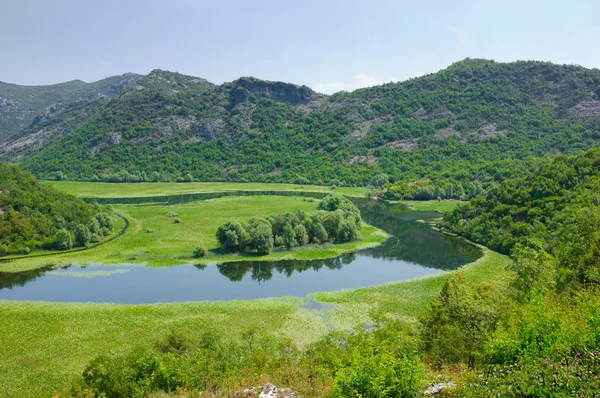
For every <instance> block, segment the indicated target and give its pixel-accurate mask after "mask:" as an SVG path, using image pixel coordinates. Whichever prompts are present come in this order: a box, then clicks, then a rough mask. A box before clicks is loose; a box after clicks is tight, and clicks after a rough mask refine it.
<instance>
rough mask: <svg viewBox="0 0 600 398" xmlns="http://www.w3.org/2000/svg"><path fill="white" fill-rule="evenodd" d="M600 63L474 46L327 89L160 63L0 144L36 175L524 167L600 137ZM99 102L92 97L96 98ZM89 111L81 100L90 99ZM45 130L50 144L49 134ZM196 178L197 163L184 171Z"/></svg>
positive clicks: (508, 170) (219, 175)
mask: <svg viewBox="0 0 600 398" xmlns="http://www.w3.org/2000/svg"><path fill="white" fill-rule="evenodd" d="M599 94H600V70H597V69H586V68H583V67H579V66H571V65H554V64H551V63H545V62H533V61H527V62H515V63H496V62H494V61H487V60H473V59H466V60H464V61H461V62H458V63H455V64H453V65H451V66H450V67H448V68H447V69H444V70H442V71H440V72H437V73H434V74H430V75H427V76H423V77H421V78H417V79H411V80H409V81H405V82H401V83H389V84H385V85H382V86H376V87H372V88H367V89H361V90H356V91H354V92H352V93H347V92H340V93H337V94H334V95H332V96H326V95H322V94H319V93H316V92H314V91H313V90H311V89H310V88H308V87H306V86H296V85H293V84H287V83H281V82H269V81H262V80H258V79H254V78H241V79H238V80H236V81H234V82H230V83H225V84H223V85H213V84H211V83H209V82H207V81H206V80H204V79H199V78H194V77H190V76H184V75H180V74H177V73H171V72H165V71H153V72H152V73H150V74H149V75H148V76H145V77H144V78H142V79H140V80H138V81H136V82H134V83H133V84H131V85H129V86H127V87H125V88H124V89H123V90H122V91H121V92H120V93H119V94H118V95H117V96H116V97H114V98H113V99H111V100H109V101H106V103H103V104H96V105H94V106H95V108H94V106H92V105H91V104H90V106H89V107H87V108H86V109H89V110H90V112H89V113H87V112H86V115H85V117H81V118H78V117H76V116H74V115H75V114H77V111H76V110H74V111H73V112H72V113H70V114H69V113H65V114H62V115H58V116H57V117H56V118H54V119H50V120H48V123H52V126H53V129H54V131H55V133H52V134H47V135H46V136H45V137H46V138H45V141H44V145H40V144H39V140H38V139H37V138H36V136H35V132H33V130H31V129H30V130H28V131H25V132H23V133H22V134H21V135H20V136H19V140H20V141H18V142H15V141H13V142H7V143H5V144H4V146H2V147H0V156H2V157H4V158H5V159H9V160H11V159H12V160H13V161H14V160H16V159H20V158H22V159H20V160H19V161H20V162H21V164H22V165H23V167H24V168H26V169H28V170H31V171H32V172H33V173H34V174H35V175H37V176H39V177H44V178H49V177H54V175H55V174H56V173H57V172H59V171H60V172H63V173H64V174H65V175H66V176H67V178H70V179H96V178H98V179H108V180H112V181H124V180H125V181H126V180H129V181H139V180H144V179H148V178H150V177H149V176H151V174H152V173H158V175H156V176H158V178H160V179H163V180H175V179H177V178H184V177H186V176H188V174H189V175H191V176H192V178H193V179H195V180H211V181H215V180H225V181H264V182H298V183H309V182H310V183H315V184H335V185H340V184H341V185H368V184H370V183H371V179H372V178H373V176H374V175H376V174H379V173H385V174H387V175H389V177H390V180H391V181H400V180H402V181H414V180H419V179H432V180H444V179H448V178H450V179H452V178H453V179H457V180H463V179H469V180H479V181H482V182H486V181H493V180H502V179H504V178H506V177H507V176H518V175H524V173H525V172H526V171H527V170H529V169H530V168H531V167H532V165H533V164H534V163H533V162H532V161H531V160H530V157H533V156H538V157H539V156H545V155H547V154H576V153H579V152H581V151H584V150H586V149H588V148H591V147H594V146H598V145H599V144H600V98H599ZM92 108H93V109H92ZM82 112H83V111H82ZM50 144H51V145H50ZM187 178H189V177H187Z"/></svg>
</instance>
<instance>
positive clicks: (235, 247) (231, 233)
mask: <svg viewBox="0 0 600 398" xmlns="http://www.w3.org/2000/svg"><path fill="white" fill-rule="evenodd" d="M216 235H217V241H218V242H219V245H221V250H222V251H224V252H235V251H240V250H242V249H243V247H242V246H243V242H244V237H245V235H246V231H245V229H244V227H243V226H242V224H240V223H239V222H237V221H228V222H226V223H225V224H222V225H220V226H219V228H217V234H216Z"/></svg>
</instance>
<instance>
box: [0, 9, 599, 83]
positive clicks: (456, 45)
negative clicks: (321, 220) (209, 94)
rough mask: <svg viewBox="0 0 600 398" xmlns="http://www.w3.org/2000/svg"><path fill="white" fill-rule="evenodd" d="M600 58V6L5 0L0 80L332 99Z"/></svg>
mask: <svg viewBox="0 0 600 398" xmlns="http://www.w3.org/2000/svg"><path fill="white" fill-rule="evenodd" d="M599 49H600V1H599V0H596V1H586V0H571V1H554V0H547V1H537V0H536V1H528V0H519V1H514V0H502V1H486V0H476V1H470V0H421V1H418V0H415V1H402V0H395V1H394V0H390V1H387V0H385V1H384V0H381V1H355V0H345V1H341V0H340V1H338V0H332V1H327V0H320V1H318V0H304V1H302V0H296V1H285V0H278V1H268V0H263V1H241V0H224V1H201V0H198V1H194V0H145V1H143V0H96V1H90V0H54V1H45V0H0V54H2V61H1V62H0V81H5V82H11V83H19V84H50V83H58V82H63V81H67V80H73V79H81V80H84V81H95V80H99V79H101V78H104V77H107V76H112V75H117V74H122V73H125V72H137V73H143V74H146V73H148V72H150V71H151V70H152V69H155V68H159V69H166V70H170V71H176V72H181V73H185V74H189V75H193V76H200V77H204V78H206V79H208V80H210V81H212V82H215V83H222V82H224V81H231V80H234V79H236V78H238V77H240V76H256V77H258V78H262V79H269V80H281V81H287V82H293V83H297V84H306V85H308V86H311V87H313V88H315V89H317V90H318V91H322V92H333V91H336V90H340V89H348V90H351V89H354V88H356V87H360V86H365V85H372V84H377V83H380V82H385V81H390V80H405V79H408V78H410V77H414V76H417V75H421V74H423V73H429V72H435V71H437V70H439V69H442V68H445V67H446V66H448V65H449V64H451V63H453V62H456V61H458V60H461V59H464V58H466V57H471V58H488V59H495V60H497V61H514V60H520V59H533V60H543V61H552V62H557V63H568V64H579V65H583V66H587V67H600V51H599Z"/></svg>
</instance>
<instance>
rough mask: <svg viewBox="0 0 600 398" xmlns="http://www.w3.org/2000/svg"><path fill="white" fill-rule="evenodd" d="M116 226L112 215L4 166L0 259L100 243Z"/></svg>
mask: <svg viewBox="0 0 600 398" xmlns="http://www.w3.org/2000/svg"><path fill="white" fill-rule="evenodd" d="M113 227H114V220H113V216H112V214H111V213H110V212H108V211H104V210H102V209H100V208H98V207H95V206H91V205H89V204H86V203H84V202H83V200H81V199H79V198H76V197H74V196H72V195H69V194H66V193H63V192H58V191H55V190H54V188H52V187H50V186H47V185H42V184H40V183H39V181H37V180H36V179H35V178H34V177H33V176H32V175H31V174H30V173H28V172H25V171H22V170H20V169H19V168H18V167H16V166H13V165H8V164H5V163H0V256H5V255H7V254H18V253H24V254H28V253H29V252H31V251H32V250H35V249H37V248H45V249H70V248H71V247H72V246H74V245H75V246H84V245H86V244H87V243H88V242H92V243H93V242H98V241H100V240H101V239H102V237H103V236H105V235H108V234H110V233H111V232H112V229H113Z"/></svg>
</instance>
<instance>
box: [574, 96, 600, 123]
mask: <svg viewBox="0 0 600 398" xmlns="http://www.w3.org/2000/svg"><path fill="white" fill-rule="evenodd" d="M569 113H570V114H571V115H572V116H575V117H576V118H579V119H591V118H595V117H600V101H595V100H590V101H583V102H581V103H579V104H577V105H575V106H574V107H572V108H571V109H569Z"/></svg>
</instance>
